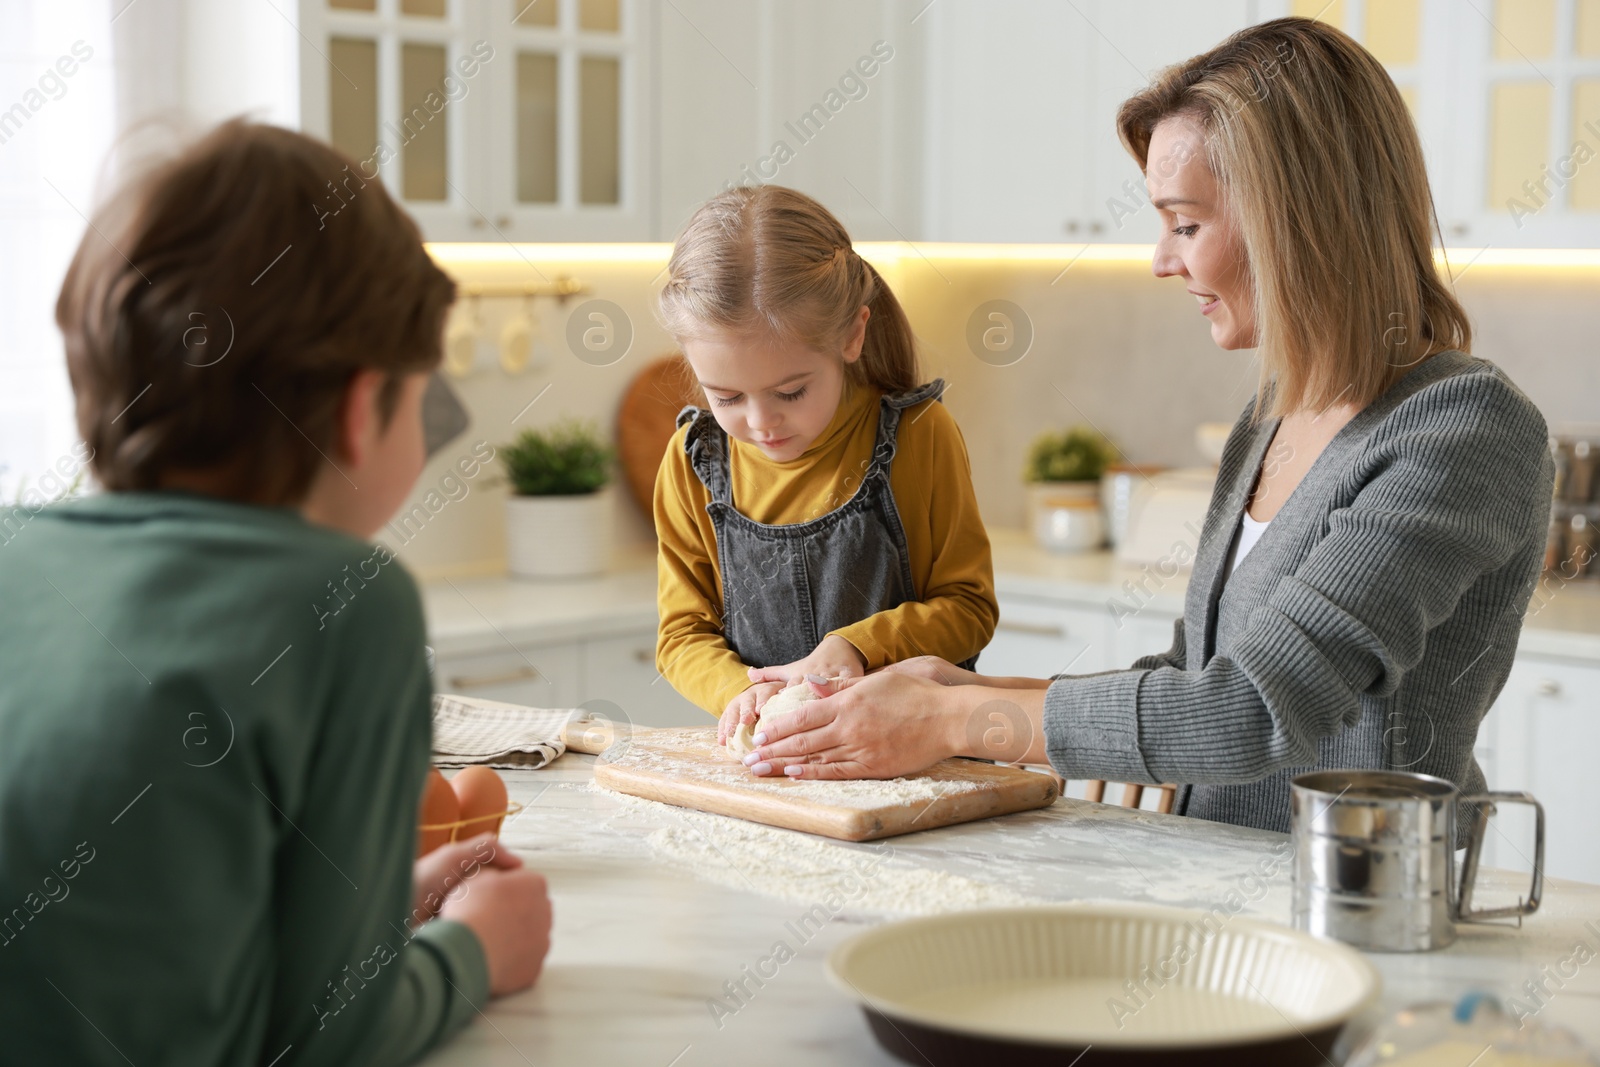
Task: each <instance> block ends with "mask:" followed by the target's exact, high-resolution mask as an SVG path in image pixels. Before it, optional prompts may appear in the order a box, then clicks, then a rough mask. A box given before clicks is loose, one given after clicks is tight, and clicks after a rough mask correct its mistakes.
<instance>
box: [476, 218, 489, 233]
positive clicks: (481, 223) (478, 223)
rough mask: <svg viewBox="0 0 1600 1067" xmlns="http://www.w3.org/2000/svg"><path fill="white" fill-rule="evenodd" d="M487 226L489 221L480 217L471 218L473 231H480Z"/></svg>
mask: <svg viewBox="0 0 1600 1067" xmlns="http://www.w3.org/2000/svg"><path fill="white" fill-rule="evenodd" d="M487 225H489V220H488V219H486V218H484V217H483V216H482V215H474V216H472V228H473V229H474V230H481V229H483V228H484V227H485V226H487Z"/></svg>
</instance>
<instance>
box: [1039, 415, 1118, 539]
mask: <svg viewBox="0 0 1600 1067" xmlns="http://www.w3.org/2000/svg"><path fill="white" fill-rule="evenodd" d="M1116 456H1117V450H1116V449H1115V448H1113V447H1112V445H1111V442H1110V441H1107V440H1106V439H1105V438H1104V437H1103V436H1101V435H1100V433H1098V432H1097V431H1095V430H1093V429H1090V428H1088V427H1085V426H1075V427H1073V428H1072V429H1070V430H1066V431H1064V432H1062V433H1044V434H1041V435H1040V436H1039V437H1037V438H1035V439H1034V442H1033V446H1032V448H1030V449H1029V451H1028V464H1027V467H1026V469H1025V470H1024V472H1023V477H1024V478H1025V479H1026V480H1027V481H1028V483H1029V488H1028V526H1029V528H1030V529H1032V531H1033V536H1034V539H1035V540H1037V541H1038V542H1039V544H1040V545H1041V546H1043V547H1045V548H1048V549H1052V550H1054V551H1058V552H1081V551H1085V550H1088V549H1092V548H1099V547H1100V545H1101V543H1102V542H1104V540H1105V536H1106V527H1105V516H1104V514H1103V513H1102V511H1101V509H1100V476H1101V475H1102V474H1104V473H1105V470H1106V468H1107V467H1108V466H1110V465H1111V464H1112V462H1114V461H1115V459H1116Z"/></svg>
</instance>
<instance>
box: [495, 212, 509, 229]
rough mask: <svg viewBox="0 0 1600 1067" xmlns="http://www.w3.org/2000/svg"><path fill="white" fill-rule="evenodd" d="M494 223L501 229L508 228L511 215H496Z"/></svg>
mask: <svg viewBox="0 0 1600 1067" xmlns="http://www.w3.org/2000/svg"><path fill="white" fill-rule="evenodd" d="M494 224H495V225H496V226H498V227H499V228H500V229H502V230H509V229H511V216H510V215H497V216H495V220H494Z"/></svg>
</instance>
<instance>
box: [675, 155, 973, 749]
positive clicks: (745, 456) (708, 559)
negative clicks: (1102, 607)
mask: <svg viewBox="0 0 1600 1067" xmlns="http://www.w3.org/2000/svg"><path fill="white" fill-rule="evenodd" d="M667 269H668V272H669V277H668V279H667V283H666V286H665V288H664V289H663V291H662V293H661V313H662V318H663V320H664V322H665V324H666V327H667V329H668V330H669V331H670V332H671V333H672V335H673V336H674V337H675V338H676V339H677V341H678V343H679V344H680V345H681V346H682V347H683V352H684V355H685V356H686V357H687V359H688V362H689V365H690V367H691V368H692V370H693V372H694V375H695V378H696V379H697V380H698V384H699V386H700V388H701V389H703V390H704V391H705V394H706V400H707V403H708V405H709V409H705V408H694V407H689V408H685V409H684V410H683V412H682V414H680V415H679V416H678V432H677V433H676V434H675V435H674V436H673V438H672V442H671V443H670V444H669V445H668V446H667V453H666V456H665V457H664V458H663V459H662V462H661V470H660V472H659V474H658V475H657V477H656V491H655V521H656V533H657V535H658V537H659V539H660V545H661V548H660V566H659V579H658V581H659V590H658V598H659V602H660V614H661V628H660V631H659V634H658V637H657V640H656V663H657V666H658V668H659V669H660V670H661V672H662V673H663V674H664V675H665V676H666V677H667V679H668V680H669V681H670V682H671V683H672V684H673V686H674V687H676V688H677V690H678V691H679V692H680V693H682V694H684V696H686V697H688V698H689V699H690V700H692V701H694V702H695V703H696V704H699V705H700V706H701V707H703V708H705V709H706V710H707V711H709V712H711V713H712V714H713V715H715V714H718V713H720V714H721V716H722V720H721V723H720V725H719V727H718V731H717V732H718V740H719V741H721V740H724V739H725V738H726V736H727V734H728V733H729V732H730V731H732V729H733V728H734V727H735V726H737V725H738V723H739V722H740V720H741V719H742V720H743V721H745V722H747V723H753V722H754V721H755V718H756V715H757V712H758V711H759V710H760V708H761V706H762V705H763V704H764V703H766V700H767V698H768V697H770V696H771V695H772V694H774V693H776V692H778V691H779V690H780V689H782V688H784V686H785V685H786V684H788V683H789V682H790V681H799V680H800V679H801V678H802V677H804V676H806V675H814V676H822V677H828V678H837V677H858V676H860V675H861V674H863V673H865V672H866V671H869V670H874V669H876V668H879V667H882V666H884V665H885V664H889V663H894V662H897V661H899V660H902V659H909V658H911V657H914V656H920V655H938V656H943V657H945V658H946V659H948V660H950V661H951V662H957V663H959V662H963V661H965V662H969V663H970V662H972V661H973V660H974V659H975V657H976V656H977V654H978V652H979V650H981V649H982V648H983V646H984V645H986V644H987V643H988V642H989V638H990V637H991V636H992V635H993V633H994V625H995V619H996V617H997V615H998V610H997V608H996V606H995V602H994V576H993V572H992V568H991V566H990V560H989V539H988V536H987V534H986V533H985V532H984V528H983V523H982V521H981V520H980V519H979V516H978V506H977V501H976V500H975V498H974V496H973V491H972V472H971V468H970V466H969V465H968V462H967V452H966V445H965V443H964V442H963V441H962V438H961V432H960V430H958V429H957V428H956V424H955V420H954V419H952V418H951V417H950V414H949V413H948V412H947V411H946V410H945V408H944V406H943V405H942V404H939V403H938V399H939V396H940V394H941V393H942V392H943V390H944V382H943V381H938V380H936V381H932V382H928V383H926V384H921V383H919V381H918V374H917V357H916V348H915V344H914V341H913V338H912V335H911V326H910V324H909V323H908V322H907V321H906V317H905V313H904V312H903V311H901V309H900V304H899V302H898V301H897V300H896V299H895V297H894V294H893V293H891V292H890V291H889V287H888V286H886V285H885V284H884V282H883V279H882V278H881V277H879V276H878V272H877V271H876V270H874V269H873V268H872V265H871V264H870V263H868V262H867V261H866V260H864V259H862V258H861V257H860V256H858V255H857V254H856V253H855V251H854V250H853V249H852V248H851V245H850V236H849V234H847V233H845V231H844V227H843V226H841V225H840V224H839V221H838V220H837V219H835V218H834V217H833V215H831V214H830V213H829V212H828V210H827V209H826V208H824V207H823V206H822V205H821V204H819V203H817V202H816V201H815V200H813V199H811V198H810V197H808V196H806V195H804V194H802V193H798V192H795V191H794V190H792V189H785V188H782V187H780V186H773V185H767V186H757V187H754V188H740V189H731V190H729V191H728V192H726V193H723V194H722V195H720V196H718V197H716V198H714V199H712V200H711V201H709V202H708V203H706V204H705V205H704V206H703V207H701V208H700V210H699V211H697V212H695V215H694V217H693V218H692V219H690V220H689V224H688V226H687V227H685V229H684V231H683V234H682V235H681V236H680V237H679V238H678V243H677V245H676V247H674V249H673V252H672V261H671V263H670V264H669V265H668V268H667Z"/></svg>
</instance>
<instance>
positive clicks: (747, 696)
mask: <svg viewBox="0 0 1600 1067" xmlns="http://www.w3.org/2000/svg"><path fill="white" fill-rule="evenodd" d="M754 669H755V668H754V667H752V668H751V670H754ZM783 688H784V685H783V683H782V682H759V683H757V684H756V685H752V686H751V687H750V688H749V689H746V690H745V691H744V692H742V693H740V694H739V695H738V696H736V697H734V698H733V699H732V700H730V701H728V706H727V707H726V708H723V709H722V718H721V719H720V720H719V721H718V722H717V744H719V745H726V744H727V743H728V735H729V734H731V733H733V731H734V730H735V729H737V728H738V726H739V724H740V723H741V722H744V723H748V724H750V725H751V726H754V725H755V724H756V719H757V718H759V717H760V715H761V707H762V705H764V704H765V703H766V702H767V701H768V700H770V699H772V696H773V695H774V694H775V693H777V692H779V691H780V690H782V689H783Z"/></svg>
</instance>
